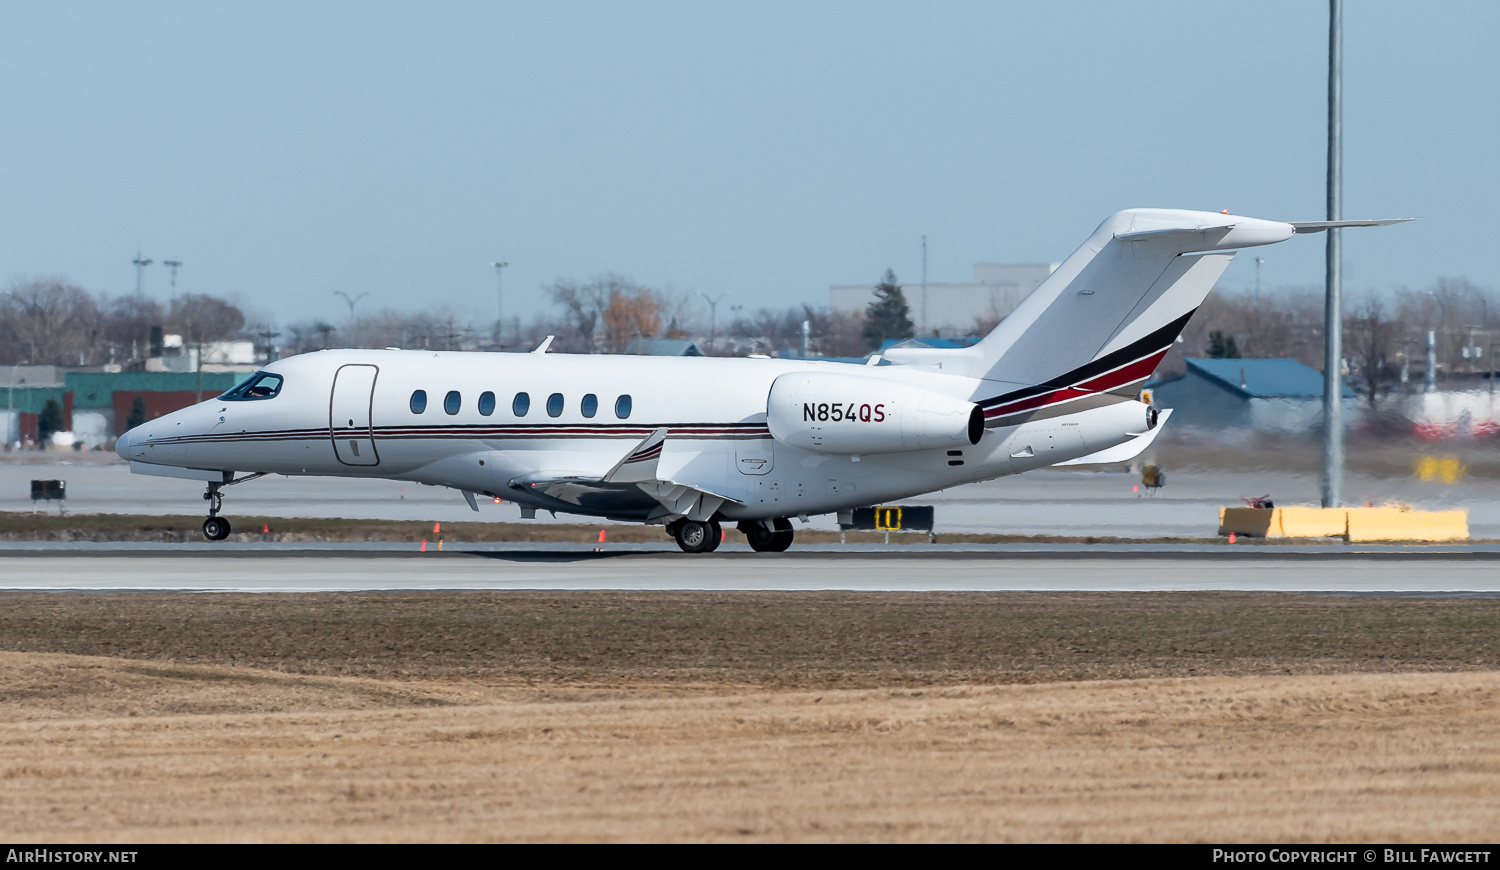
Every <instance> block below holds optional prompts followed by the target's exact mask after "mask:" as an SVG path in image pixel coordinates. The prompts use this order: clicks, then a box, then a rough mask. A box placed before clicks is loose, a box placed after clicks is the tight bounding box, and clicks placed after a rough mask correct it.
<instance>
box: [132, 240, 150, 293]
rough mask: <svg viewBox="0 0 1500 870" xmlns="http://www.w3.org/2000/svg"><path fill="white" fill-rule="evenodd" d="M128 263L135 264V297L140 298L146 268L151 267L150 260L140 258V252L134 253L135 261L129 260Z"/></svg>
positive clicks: (148, 258)
mask: <svg viewBox="0 0 1500 870" xmlns="http://www.w3.org/2000/svg"><path fill="white" fill-rule="evenodd" d="M130 262H132V263H134V264H135V295H136V296H140V295H141V294H142V293H143V292H144V291H143V290H142V287H143V279H144V276H145V272H146V267H147V266H149V265H151V258H150V257H142V256H141V252H140V251H136V252H135V259H134V260H131V261H130Z"/></svg>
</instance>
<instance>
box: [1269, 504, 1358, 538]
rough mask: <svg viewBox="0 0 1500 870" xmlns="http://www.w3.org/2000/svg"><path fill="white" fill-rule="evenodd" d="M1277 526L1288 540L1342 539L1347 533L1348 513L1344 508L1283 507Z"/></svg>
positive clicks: (1279, 512) (1278, 510)
mask: <svg viewBox="0 0 1500 870" xmlns="http://www.w3.org/2000/svg"><path fill="white" fill-rule="evenodd" d="M1276 513H1278V514H1280V515H1281V516H1280V518H1279V519H1278V522H1277V525H1278V526H1280V527H1281V533H1282V534H1283V535H1285V536H1286V537H1288V538H1334V537H1339V538H1341V537H1343V536H1344V535H1345V534H1347V533H1348V531H1349V511H1348V509H1346V508H1321V507H1283V508H1277V509H1276Z"/></svg>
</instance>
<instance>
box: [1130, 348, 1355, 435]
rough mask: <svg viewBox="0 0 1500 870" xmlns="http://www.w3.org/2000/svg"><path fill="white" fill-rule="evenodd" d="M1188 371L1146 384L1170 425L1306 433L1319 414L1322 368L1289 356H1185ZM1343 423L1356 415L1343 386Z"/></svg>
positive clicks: (1352, 399) (1352, 396)
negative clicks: (1168, 410)
mask: <svg viewBox="0 0 1500 870" xmlns="http://www.w3.org/2000/svg"><path fill="white" fill-rule="evenodd" d="M1184 362H1186V363H1187V371H1186V372H1184V373H1183V374H1180V375H1178V376H1177V377H1175V378H1168V379H1167V380H1164V381H1156V382H1154V383H1151V384H1148V385H1147V386H1148V387H1149V388H1150V389H1151V393H1152V401H1153V403H1154V404H1155V405H1156V406H1157V407H1158V408H1171V409H1172V425H1173V426H1194V427H1197V428H1202V429H1241V430H1252V431H1256V432H1282V433H1293V432H1306V431H1308V430H1310V429H1313V428H1315V427H1316V426H1317V425H1318V423H1319V421H1320V420H1322V418H1323V373H1322V372H1320V371H1318V370H1317V369H1315V368H1311V367H1309V366H1305V365H1303V364H1302V363H1299V362H1297V361H1296V360H1294V359H1189V360H1184ZM1343 390H1344V392H1343V403H1344V405H1343V411H1344V420H1345V422H1346V425H1348V424H1352V423H1353V422H1354V421H1355V420H1357V419H1358V418H1359V415H1360V406H1359V399H1358V397H1357V396H1356V395H1355V392H1354V390H1352V389H1350V388H1349V385H1348V384H1345V385H1344V388H1343Z"/></svg>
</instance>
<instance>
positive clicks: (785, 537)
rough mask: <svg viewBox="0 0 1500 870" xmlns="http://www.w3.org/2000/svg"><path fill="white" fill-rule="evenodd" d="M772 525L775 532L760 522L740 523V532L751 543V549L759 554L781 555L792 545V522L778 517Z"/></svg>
mask: <svg viewBox="0 0 1500 870" xmlns="http://www.w3.org/2000/svg"><path fill="white" fill-rule="evenodd" d="M772 524H773V525H774V526H775V530H774V531H773V530H771V529H768V528H766V524H765V523H763V522H761V521H759V520H752V521H750V522H745V523H740V531H741V532H743V533H744V535H745V539H746V540H747V541H749V542H750V549H752V550H754V551H755V552H757V553H781V552H785V551H786V548H787V547H790V546H791V545H792V537H793V534H792V524H791V522H789V521H787V520H785V519H783V518H780V517H778V518H776V519H775V520H773V521H772Z"/></svg>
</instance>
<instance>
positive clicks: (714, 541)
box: [703, 520, 724, 553]
mask: <svg viewBox="0 0 1500 870" xmlns="http://www.w3.org/2000/svg"><path fill="white" fill-rule="evenodd" d="M708 537H709V542H710V543H709V545H708V549H707V550H704V551H703V552H705V553H712V552H713V551H714V550H717V549H719V545H720V544H722V543H724V527H723V526H721V525H719V521H718V520H709V521H708Z"/></svg>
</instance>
